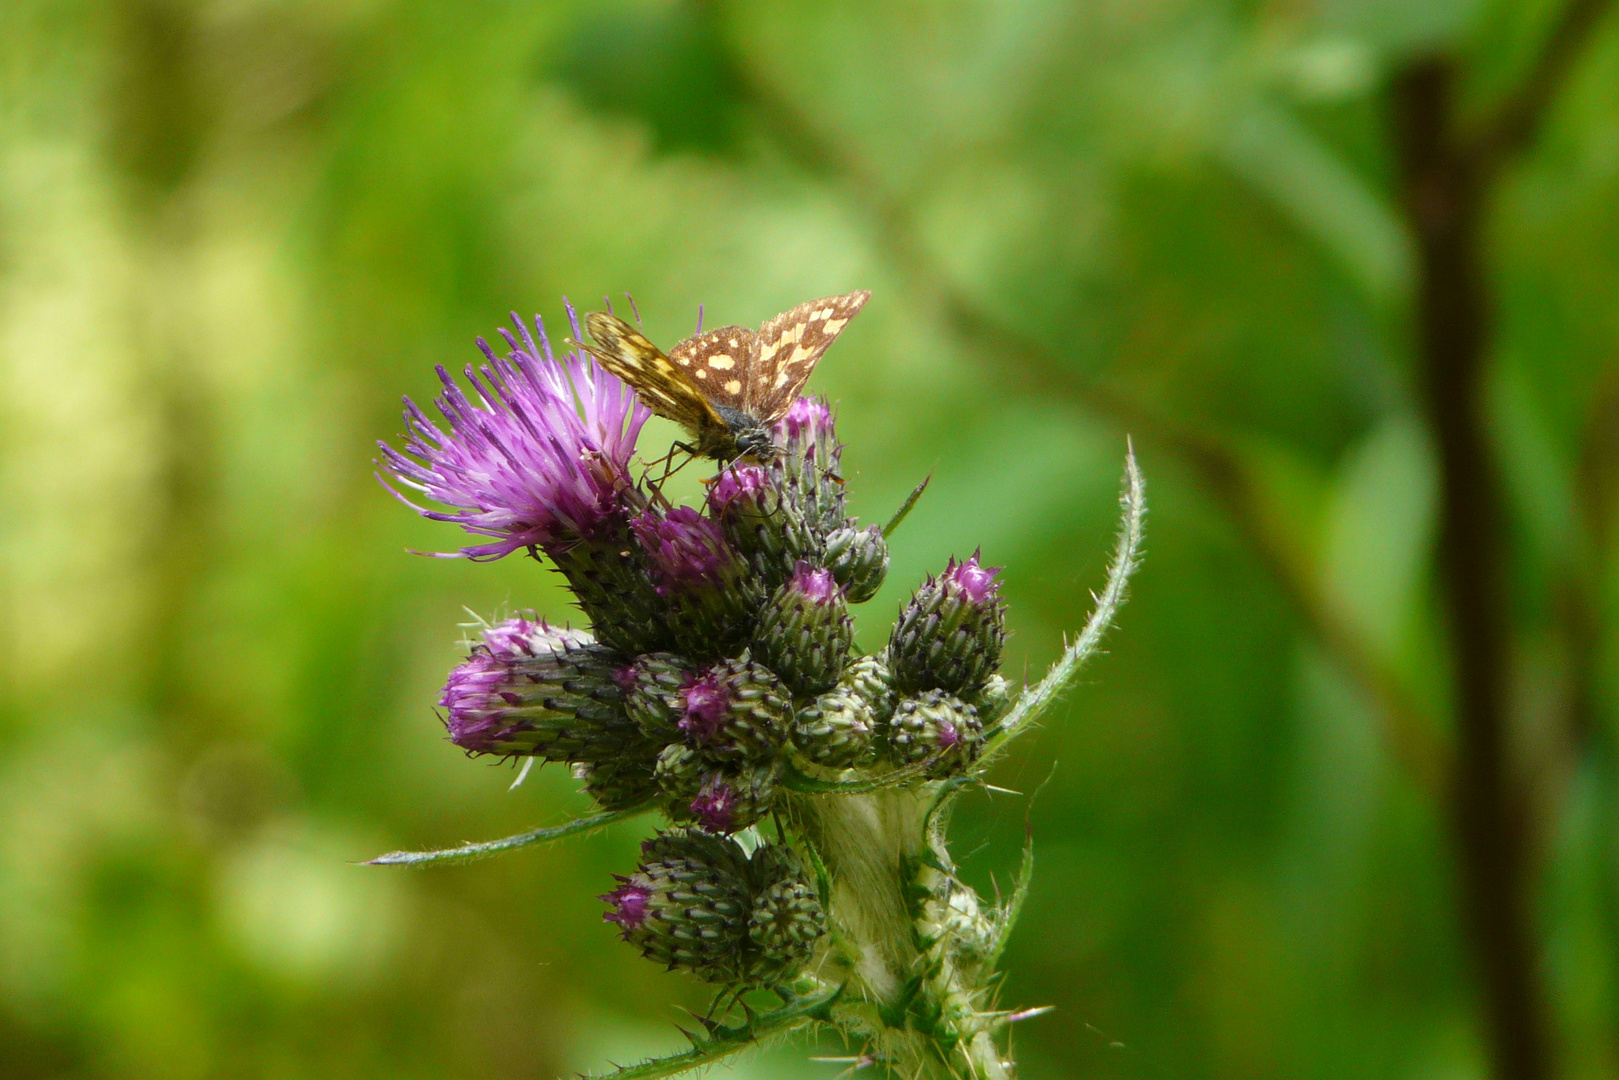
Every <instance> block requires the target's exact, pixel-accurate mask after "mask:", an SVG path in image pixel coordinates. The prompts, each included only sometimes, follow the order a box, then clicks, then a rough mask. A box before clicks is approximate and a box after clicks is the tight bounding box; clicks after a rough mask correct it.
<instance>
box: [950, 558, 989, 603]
mask: <svg viewBox="0 0 1619 1080" xmlns="http://www.w3.org/2000/svg"><path fill="white" fill-rule="evenodd" d="M1000 572H1001V568H1000V567H999V566H982V565H980V564H979V562H978V552H976V551H975V552H973V553H972V554H971V555H969V556H968V557H967V558H966V559H965V560H964V561H962V562H959V563H958V562H956V560H955V558H954V557H952V558H951V559H950V562H949V563H948V564H946V566H945V568H944V573H942V574H940V575H939V583H940V584H941V585H943V586H945V587H946V588H956V589H959V590H961V595H962V596H963V597H965V598H966V600H967V602H968V603H972V604H985V603H992V602H994V601H995V600H996V599H998V598H999V597H1000V588H1001V583H1000V582H998V581H996V580H995V575H997V574H999V573H1000Z"/></svg>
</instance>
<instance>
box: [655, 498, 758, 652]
mask: <svg viewBox="0 0 1619 1080" xmlns="http://www.w3.org/2000/svg"><path fill="white" fill-rule="evenodd" d="M631 524H632V526H633V528H634V530H635V537H636V541H637V542H638V543H639V544H640V546H641V550H642V552H643V554H644V557H645V558H646V560H647V564H648V566H649V568H650V570H651V572H652V580H653V582H654V584H655V587H656V593H657V595H658V596H659V597H661V598H662V599H663V601H664V605H665V611H666V613H667V618H668V623H669V627H670V631H671V633H672V634H673V636H674V640H675V642H676V644H677V645H678V646H679V647H680V650H681V651H682V652H684V653H687V654H688V655H691V656H697V657H702V658H709V657H713V656H724V655H725V654H726V653H727V652H729V651H730V650H731V649H732V648H733V647H735V646H738V645H741V644H743V643H744V642H746V641H747V637H748V632H749V630H750V629H751V628H752V626H753V620H754V617H755V615H756V613H757V612H758V610H759V603H760V601H761V600H762V599H763V596H764V589H763V587H762V586H761V584H760V583H759V582H758V581H756V580H754V578H753V575H752V574H751V573H750V572H749V567H748V564H747V563H746V562H745V561H744V560H743V558H742V557H741V555H739V554H738V553H737V551H736V549H735V548H734V547H732V546H731V543H730V541H729V540H727V539H726V537H725V531H724V530H723V529H722V528H721V527H720V525H719V523H718V522H716V521H713V520H711V519H709V518H705V517H703V516H702V515H701V514H699V513H698V512H697V511H696V510H694V509H692V508H691V507H689V506H677V507H675V508H673V509H672V510H669V511H667V512H666V513H660V512H657V511H654V510H648V511H646V512H645V513H643V514H641V515H639V516H638V517H636V519H635V520H634V521H633V522H632V523H631Z"/></svg>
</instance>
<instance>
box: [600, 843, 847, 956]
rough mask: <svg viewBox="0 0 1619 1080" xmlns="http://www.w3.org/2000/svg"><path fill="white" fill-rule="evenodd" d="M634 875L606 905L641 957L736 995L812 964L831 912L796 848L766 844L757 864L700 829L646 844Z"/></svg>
mask: <svg viewBox="0 0 1619 1080" xmlns="http://www.w3.org/2000/svg"><path fill="white" fill-rule="evenodd" d="M641 852H642V861H641V865H640V867H639V868H638V869H637V870H636V871H635V873H633V874H630V875H628V876H620V877H619V878H618V882H619V886H618V888H616V889H614V890H613V891H612V892H610V893H607V894H606V895H604V896H602V897H601V899H602V900H605V901H606V902H607V904H608V911H607V912H606V913H605V914H604V915H603V918H604V919H606V920H607V921H608V922H611V923H617V924H618V926H619V928H620V930H621V931H622V933H623V938H624V940H625V941H628V942H629V943H630V944H632V945H634V946H636V947H637V948H639V949H640V950H641V954H642V955H643V956H645V957H647V958H648V959H650V960H655V961H657V962H658V963H660V964H663V965H665V966H666V967H669V968H671V969H674V968H680V969H682V970H684V971H689V972H691V973H692V974H694V975H696V976H697V977H698V978H700V979H703V980H706V981H708V982H717V983H724V984H726V985H731V986H775V985H778V984H780V983H781V982H783V981H785V980H788V979H791V978H792V977H794V976H795V975H797V974H798V972H800V971H802V970H803V969H804V967H805V966H806V965H808V964H809V962H810V961H811V959H812V958H813V956H814V954H815V949H816V946H817V945H818V944H819V943H820V941H821V939H822V938H823V937H824V936H825V935H826V912H825V910H824V908H823V907H822V905H821V899H820V896H819V894H818V893H817V891H816V889H815V888H814V886H813V885H812V884H811V883H810V881H809V878H808V876H807V874H806V873H805V870H804V864H803V860H801V859H800V858H799V857H798V855H797V854H796V853H795V852H794V851H793V849H792V848H790V847H787V846H785V845H781V844H768V843H766V844H761V845H760V846H759V847H757V848H756V849H755V850H754V852H753V857H752V858H749V857H748V855H747V853H746V852H745V851H744V850H743V848H742V846H741V845H740V844H738V843H737V842H736V841H735V840H732V839H730V838H728V837H719V836H714V835H711V834H709V833H705V832H702V831H700V830H697V829H692V828H674V829H670V830H667V831H665V832H662V833H659V834H658V835H657V836H654V837H653V838H652V839H650V840H648V841H646V842H645V843H644V844H642V845H641Z"/></svg>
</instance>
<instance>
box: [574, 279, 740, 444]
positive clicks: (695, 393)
mask: <svg viewBox="0 0 1619 1080" xmlns="http://www.w3.org/2000/svg"><path fill="white" fill-rule="evenodd" d="M585 326H586V327H588V328H589V330H590V336H591V337H593V338H595V339H596V344H594V345H585V348H586V349H587V350H589V352H590V355H592V356H594V357H595V358H596V359H597V360H599V361H600V362H601V365H602V367H604V368H606V369H607V370H608V371H611V372H612V373H613V374H614V375H617V376H618V377H619V378H620V379H623V380H624V381H625V382H627V383H629V384H630V386H632V387H634V388H635V392H636V393H637V394H639V395H640V397H641V400H642V401H644V402H645V403H646V406H647V408H649V409H651V410H652V411H653V412H655V413H657V414H658V415H659V416H662V417H666V418H667V419H670V420H673V421H674V422H675V423H677V424H679V425H680V426H681V427H683V428H685V429H686V430H687V431H689V432H691V433H692V434H693V435H696V436H698V437H699V438H701V437H702V435H703V433H704V432H707V431H712V430H714V429H715V428H716V427H717V428H718V429H719V430H721V431H723V430H725V422H724V421H723V420H721V419H720V417H719V414H718V413H716V412H715V411H714V407H713V406H712V405H710V404H709V403H708V401H707V400H706V398H705V395H704V394H703V389H702V388H701V387H699V386H698V384H697V383H696V382H694V381H693V380H692V378H691V376H689V375H687V374H686V372H685V371H684V370H682V369H681V368H679V367H676V366H675V365H674V364H673V363H671V362H670V360H669V357H667V356H665V355H664V354H663V350H662V349H660V348H658V347H657V346H656V345H654V344H652V342H650V341H648V340H647V339H646V338H645V337H643V336H642V335H641V334H640V333H639V332H638V331H637V330H636V329H635V328H634V327H633V326H631V325H630V324H629V323H627V322H625V321H624V320H623V319H620V318H619V317H618V316H616V315H609V314H607V313H606V312H602V311H597V312H592V313H591V314H590V315H588V316H586V317H585Z"/></svg>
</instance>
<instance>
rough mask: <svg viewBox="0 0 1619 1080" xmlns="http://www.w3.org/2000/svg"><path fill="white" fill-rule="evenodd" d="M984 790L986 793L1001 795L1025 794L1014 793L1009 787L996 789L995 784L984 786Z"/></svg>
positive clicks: (1020, 793)
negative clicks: (991, 792) (992, 792)
mask: <svg viewBox="0 0 1619 1080" xmlns="http://www.w3.org/2000/svg"><path fill="white" fill-rule="evenodd" d="M984 790H985V791H994V792H998V793H999V794H1001V795H1022V794H1023V792H1021V791H1013V790H1012V789H1011V788H1009V787H996V786H995V785H994V784H985V785H984Z"/></svg>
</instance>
